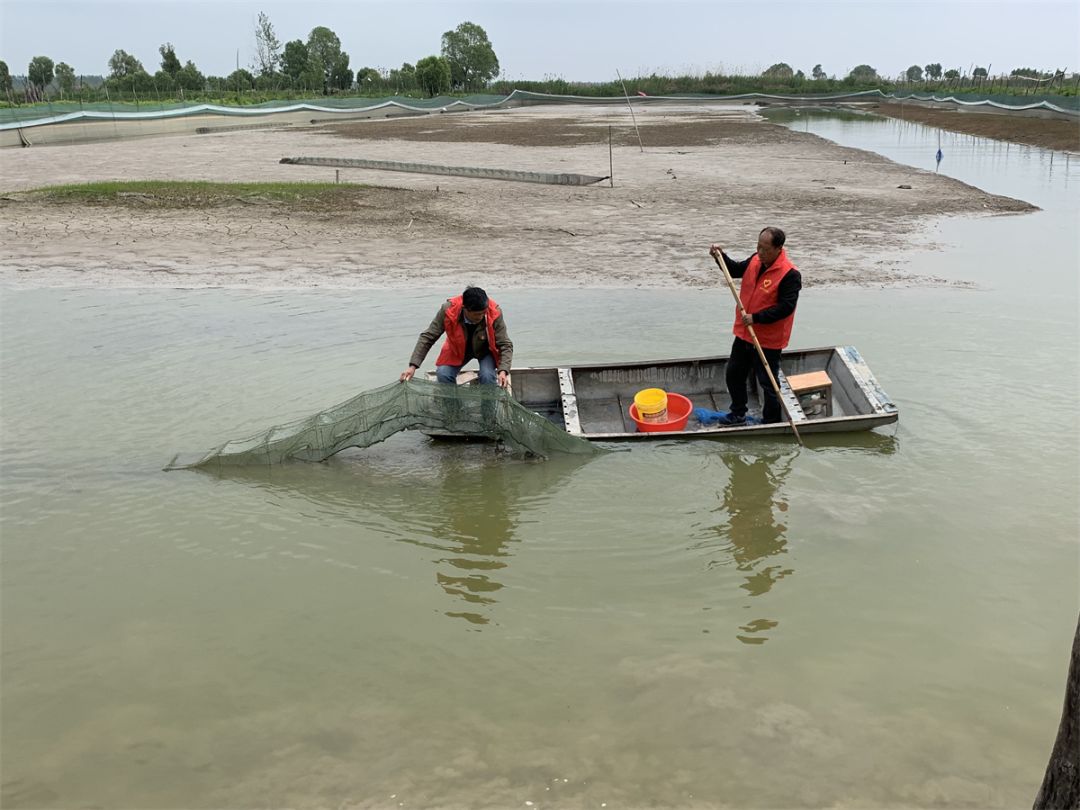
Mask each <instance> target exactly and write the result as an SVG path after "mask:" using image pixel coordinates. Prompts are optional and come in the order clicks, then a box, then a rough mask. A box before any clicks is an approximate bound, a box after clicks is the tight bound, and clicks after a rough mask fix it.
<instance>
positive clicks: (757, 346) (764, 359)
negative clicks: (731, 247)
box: [713, 250, 806, 447]
mask: <svg viewBox="0 0 1080 810" xmlns="http://www.w3.org/2000/svg"><path fill="white" fill-rule="evenodd" d="M713 258H714V259H716V264H717V265H718V266H719V267H720V269H721V270H722V271H723V273H724V279H725V280H726V281H727V285H728V289H729V290H731V295H732V297H733V298H734V299H735V307H736V308H737V310H738V312H739V317H740V318H741V317H742V316H743V314H744V313H745V312H746V310H745V309H743V305H742V300H741V299H740V298H739V291H738V290H736V289H735V282H734V281H733V280H732V278H731V273H729V272H728V269H727V264H726V263H725V262H724V255H723V254H722V253H721V252H720V251H719V250H717V251H716V253H714V254H713ZM746 329H747V331H749V332H750V337H751V338H752V339H753V341H754V348H755V349H757V353H758V357H760V358H761V364H762V365H763V366H765V373H766V374H768V375H769V382H770V383H771V384H772V389H773V392H774V393H775V394H776V399H777V400H778V401H779V402H780V407H782V408H783V409H784V413H786V414H787V418H788V424H789V425H791V432H792V433H794V434H795V438H796V439H798V440H799V444H800V445H802V446H803V447H805V446H806V444H805V443H804V442H803V440H802V436H800V435H799V429H798V428H797V427H795V420H794V418H792V416H791V411H789V410H788V407H787V404H786V403H785V402H784V398H783V397H782V396H781V395H780V385H779V384H778V383H777V382H776V377H774V376H773V373H772V369H771V368H769V360H768V358H767V357H765V351H764V350H763V349H762V348H761V343H759V342H758V339H757V333H756V332H755V331H754V327H753V325H752V324H747V325H746Z"/></svg>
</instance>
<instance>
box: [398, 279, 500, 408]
mask: <svg viewBox="0 0 1080 810" xmlns="http://www.w3.org/2000/svg"><path fill="white" fill-rule="evenodd" d="M444 333H445V335H446V343H445V344H444V345H443V347H442V351H441V352H440V353H439V357H438V359H437V360H436V361H435V375H436V377H437V378H438V380H439V382H441V383H453V382H456V381H457V375H458V372H459V371H461V367H462V366H464V365H465V364H466V363H468V362H469V361H470V360H472V359H473V358H476V361H477V362H478V363H479V364H480V382H481V383H484V384H488V385H492V384H495V383H498V384H499V385H500V386H502V387H503V388H506V386H507V383H508V381H509V376H510V364H511V363H512V362H513V359H514V344H513V343H512V342H511V340H510V336H509V334H507V331H506V321H505V320H504V319H503V315H502V310H501V309H499V305H498V304H496V303H495V302H494V301H492V300H491V299H490V298H488V296H487V293H486V292H484V291H483V290H481V289H480V288H479V287H466V288H465V292H463V293H462V294H461V295H457V296H454V297H453V298H449V299H447V301H446V303H444V304H443V305H442V306H441V307H440V308H439V311H438V312H436V313H435V317H434V318H432V319H431V323H430V324H429V325H428V328H427V329H425V330H424V331H423V332H421V333H420V338H419V339H418V340H417V341H416V348H415V349H413V353H412V359H411V360H409V367H408V368H407V369H405V370H404V371H403V372H401V379H402V380H411V379H412V377H413V375H414V374H415V373H416V370H417V369H418V368H420V364H421V363H423V362H424V358H425V357H427V353H428V352H429V351H431V347H432V346H434V345H435V341H437V340H438V339H439V338H440V337H441V336H442V335H443V334H444Z"/></svg>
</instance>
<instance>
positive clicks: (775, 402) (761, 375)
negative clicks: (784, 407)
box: [726, 338, 781, 422]
mask: <svg viewBox="0 0 1080 810" xmlns="http://www.w3.org/2000/svg"><path fill="white" fill-rule="evenodd" d="M762 351H763V352H765V359H766V360H768V361H769V368H771V369H772V373H773V377H774V378H776V379H777V380H778V381H779V379H780V349H766V348H765V347H764V346H763V347H762ZM752 373H753V374H757V379H758V385H760V386H761V396H762V398H763V406H762V409H761V419H762V421H763V422H779V421H780V419H781V416H780V400H779V399H777V397H776V392H775V391H773V387H772V383H771V382H769V375H768V374H766V373H765V367H764V366H763V365H761V358H760V357H758V353H757V349H755V348H754V344H753V343H747V342H746V341H745V340H743V339H742V338H735V342H734V343H732V344H731V359H730V360H728V364H727V375H726V379H727V389H728V393H729V394H731V415H732V416H746V399H747V393H746V381H747V379H748V378H749V377H750V375H751V374H752Z"/></svg>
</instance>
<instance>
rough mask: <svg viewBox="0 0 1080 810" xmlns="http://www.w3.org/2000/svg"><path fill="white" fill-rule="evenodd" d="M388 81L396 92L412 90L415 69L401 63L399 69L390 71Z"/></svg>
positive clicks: (405, 63)
mask: <svg viewBox="0 0 1080 810" xmlns="http://www.w3.org/2000/svg"><path fill="white" fill-rule="evenodd" d="M388 79H389V81H390V82H391V83H393V85H394V86H395V87H396V88H397V90H398V91H401V90H412V89H413V88H414V87H416V67H415V66H414V65H411V64H409V63H408V62H402V64H401V67H400V68H398V69H397V70H391V71H390V76H389V77H388Z"/></svg>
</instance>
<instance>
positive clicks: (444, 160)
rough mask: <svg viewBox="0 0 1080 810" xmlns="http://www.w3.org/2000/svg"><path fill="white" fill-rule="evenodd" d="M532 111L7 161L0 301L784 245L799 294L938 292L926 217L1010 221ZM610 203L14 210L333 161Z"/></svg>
mask: <svg viewBox="0 0 1080 810" xmlns="http://www.w3.org/2000/svg"><path fill="white" fill-rule="evenodd" d="M637 123H638V124H639V126H640V131H641V139H642V142H643V143H644V151H642V150H641V148H640V147H639V145H638V139H637V135H636V134H635V131H634V129H633V126H632V123H631V120H630V116H629V114H628V113H627V112H626V111H625V109H623V110H618V109H615V108H600V107H545V108H525V109H515V110H503V111H498V112H483V113H456V114H447V115H435V116H424V117H416V118H399V119H386V120H372V121H366V122H354V123H350V124H339V125H335V126H333V127H326V128H322V129H307V128H305V129H281V130H259V131H248V132H230V133H224V134H218V135H201V136H174V137H162V138H152V139H140V140H129V141H110V142H103V143H93V144H82V145H70V146H56V147H35V148H30V149H8V150H4V151H2V152H0V212H2V218H3V227H2V233H3V242H4V246H5V251H4V256H3V258H2V259H0V278H2V279H3V282H4V283H5V284H6V285H9V286H72V285H75V286H84V285H93V286H134V287H149V286H168V287H211V286H214V287H216V286H228V287H251V288H289V287H295V288H301V287H341V288H375V287H378V288H424V287H437V288H439V289H447V288H449V289H456V288H458V287H460V286H462V285H464V284H466V283H477V284H482V285H486V286H489V287H491V288H493V289H499V288H503V289H505V288H507V287H511V286H513V287H601V288H602V287H698V286H708V285H713V284H715V283H716V278H715V275H716V270H715V266H714V265H712V264H711V262H710V260H709V257H708V254H707V248H708V245H709V243H710V242H713V241H719V242H722V243H723V244H724V245H725V246H726V247H728V249H729V252H731V253H732V254H734V255H738V256H744V255H748V254H749V252H750V251H751V250H752V248H753V245H754V242H755V239H756V234H757V231H758V230H759V229H760V228H761V227H762V226H764V225H767V224H772V225H778V226H780V227H782V228H784V229H785V230H786V231H787V232H788V234H789V242H788V245H789V253H790V254H791V256H792V258H793V260H794V261H795V263H796V264H797V265H799V266H800V268H801V269H802V270H803V273H804V278H805V282H806V284H807V285H808V286H812V285H896V284H899V285H950V284H953V283H954V282H951V281H949V280H946V279H939V278H931V277H926V276H921V275H919V274H918V273H916V272H912V270H911V268H909V267H908V259H907V258H906V256H907V255H910V254H908V253H907V251H908V250H910V248H911V247H912V246H918V247H923V248H925V247H928V246H930V247H932V244H931V243H930V242H929V236H928V235H927V234H928V229H927V228H926V227H925V226H926V225H927V224H928V223H929V222H930V221H931V220H932V219H933V218H935V217H941V216H951V215H1000V214H1019V213H1023V212H1027V211H1031V210H1034V208H1033V207H1032V206H1031V205H1029V204H1027V203H1025V202H1022V201H1019V200H1014V199H1010V198H1007V197H1000V196H995V195H991V194H987V193H984V192H982V191H980V190H979V189H976V188H973V187H971V186H968V185H966V184H964V183H961V182H959V181H956V180H953V179H950V178H947V177H944V176H941V175H935V174H932V173H928V172H925V171H921V170H918V169H914V168H910V167H906V166H901V165H899V164H896V163H893V162H891V161H889V160H887V159H885V158H883V157H880V156H878V155H875V154H872V153H868V152H862V151H859V150H855V149H849V148H846V147H841V146H838V145H836V144H833V143H831V142H829V141H825V140H823V139H820V138H818V137H816V136H814V135H809V134H806V133H799V132H794V131H792V130H789V129H787V128H786V127H782V126H778V125H773V124H769V123H766V122H764V121H763V120H761V119H760V118H758V117H757V116H756V115H755V114H754V112H753V110H752V109H751V108H747V107H743V106H735V105H716V106H710V107H700V106H696V107H685V108H683V107H665V108H645V109H643V110H642V111H640V112H638V113H637ZM609 127H611V130H610V131H611V133H612V136H613V141H614V148H613V154H614V181H615V183H614V187H613V188H612V187H610V186H609V184H608V182H607V181H605V182H603V183H600V184H597V185H593V186H585V187H565V186H549V185H539V184H532V183H520V182H507V181H498V180H476V179H467V178H459V177H447V176H436V175H423V174H405V173H398V172H380V171H369V170H357V169H347V170H346V169H342V170H340V175H341V180H342V182H347V183H350V184H363V187H361V188H356V189H353V190H352V191H351V202H350V204H349V205H344V206H341V207H340V208H337V209H326V208H325V207H324V208H323V209H321V210H312V209H311V208H308V207H305V206H303V205H296V204H289V203H281V202H275V201H269V200H261V199H259V198H257V197H255V198H248V197H238V198H235V199H226V200H221V201H218V202H217V203H216V204H214V205H212V206H209V207H208V206H205V205H201V206H184V205H169V204H165V205H162V204H160V201H155V200H154V199H152V198H149V199H148V198H147V197H146V196H144V195H132V196H130V197H123V198H121V200H120V201H118V202H117V204H115V205H110V206H107V207H102V206H100V205H91V204H85V203H70V202H55V201H54V202H47V201H41V200H37V199H35V198H34V197H33V195H29V194H27V193H26V192H27V191H28V190H29V189H33V188H39V187H42V186H47V185H54V184H64V183H77V182H89V181H99V180H212V181H229V182H257V181H333V180H334V179H335V170H334V169H332V168H322V167H304V166H290V165H283V164H280V163H279V160H280V159H281V158H282V157H296V156H311V157H347V158H368V159H377V160H397V161H412V162H420V163H436V164H443V165H451V166H481V167H490V168H503V169H514V170H525V171H543V172H576V173H581V174H592V175H601V176H603V175H607V174H608V133H609Z"/></svg>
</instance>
